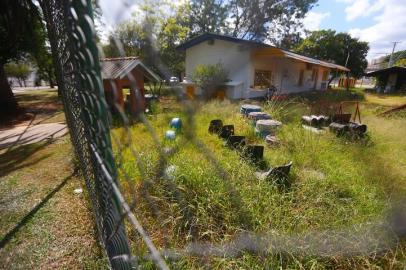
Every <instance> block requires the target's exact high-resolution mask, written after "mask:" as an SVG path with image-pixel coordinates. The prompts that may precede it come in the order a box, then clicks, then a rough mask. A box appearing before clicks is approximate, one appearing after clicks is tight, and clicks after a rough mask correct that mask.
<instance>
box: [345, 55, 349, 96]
mask: <svg viewBox="0 0 406 270" xmlns="http://www.w3.org/2000/svg"><path fill="white" fill-rule="evenodd" d="M347 50H348V52H347V59H346V60H345V67H347V65H348V59H349V58H350V48H349V47H348V48H347ZM346 80H347V82H346V84H347V85H346V89H347V91H350V73H349V72H348V71H347V72H346Z"/></svg>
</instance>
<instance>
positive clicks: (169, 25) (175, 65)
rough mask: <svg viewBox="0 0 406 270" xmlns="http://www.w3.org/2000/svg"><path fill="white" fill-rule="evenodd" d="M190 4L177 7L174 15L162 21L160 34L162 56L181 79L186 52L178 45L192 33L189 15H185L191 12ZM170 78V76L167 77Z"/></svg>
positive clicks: (163, 60)
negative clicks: (178, 49)
mask: <svg viewBox="0 0 406 270" xmlns="http://www.w3.org/2000/svg"><path fill="white" fill-rule="evenodd" d="M189 9H190V6H189V5H188V4H186V5H181V6H179V7H178V8H177V10H176V12H175V14H174V15H173V16H170V17H168V18H167V19H165V20H164V21H163V22H162V23H161V29H160V32H159V34H158V42H157V44H158V46H159V54H160V58H161V60H162V62H163V64H165V66H166V67H167V68H168V70H169V73H170V74H171V75H176V76H178V77H179V80H180V79H181V78H180V77H181V72H182V71H183V70H184V60H183V59H184V52H183V51H182V52H179V51H177V50H176V47H177V46H178V45H180V44H181V43H182V42H184V41H186V39H187V38H188V37H189V34H190V28H189V24H190V21H189V17H187V16H184V14H187V13H188V12H189ZM166 79H168V78H166Z"/></svg>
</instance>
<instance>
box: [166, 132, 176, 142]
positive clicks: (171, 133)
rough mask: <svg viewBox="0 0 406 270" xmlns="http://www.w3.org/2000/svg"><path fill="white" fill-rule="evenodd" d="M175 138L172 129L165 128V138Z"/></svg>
mask: <svg viewBox="0 0 406 270" xmlns="http://www.w3.org/2000/svg"><path fill="white" fill-rule="evenodd" d="M175 138H176V133H175V131H173V130H167V131H166V132H165V139H167V140H174V139H175Z"/></svg>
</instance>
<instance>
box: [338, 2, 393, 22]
mask: <svg viewBox="0 0 406 270" xmlns="http://www.w3.org/2000/svg"><path fill="white" fill-rule="evenodd" d="M345 3H348V4H350V5H349V6H347V7H346V8H345V12H346V20H347V21H352V20H355V19H357V18H360V17H368V16H370V15H371V14H373V13H375V12H378V11H380V10H381V9H382V8H383V7H384V5H385V1H382V0H378V1H370V0H347V1H345Z"/></svg>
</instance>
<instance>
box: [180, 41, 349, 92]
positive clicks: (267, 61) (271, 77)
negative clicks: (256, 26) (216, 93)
mask: <svg viewBox="0 0 406 270" xmlns="http://www.w3.org/2000/svg"><path fill="white" fill-rule="evenodd" d="M178 50H185V51H186V59H185V69H186V70H185V73H186V78H187V80H185V81H184V82H183V85H184V90H185V91H188V92H194V93H195V94H196V95H200V94H201V90H200V89H196V87H195V86H194V84H193V82H191V81H190V78H191V77H192V74H193V70H194V69H195V67H196V66H197V65H200V64H204V65H209V64H211V65H213V64H217V63H221V64H222V65H223V67H224V68H225V69H226V70H227V71H228V72H229V79H230V82H228V83H226V85H225V87H226V96H227V97H228V98H230V99H239V98H255V97H261V96H264V95H265V94H266V90H265V88H266V87H267V86H269V84H272V85H274V86H275V87H276V88H277V89H278V92H279V93H281V94H288V93H295V92H303V91H309V90H322V89H326V88H327V82H328V79H329V75H330V72H331V71H332V70H337V71H349V69H347V68H345V67H343V66H340V65H335V64H332V63H328V62H325V61H320V60H317V59H314V58H310V57H306V56H302V55H299V54H296V53H293V52H290V51H287V50H283V49H280V48H277V47H274V46H271V45H268V44H264V43H258V42H254V41H247V40H243V39H238V38H234V37H229V36H223V35H217V34H203V35H201V36H198V37H196V38H194V39H192V40H189V41H188V42H186V43H184V44H182V45H180V46H179V47H178Z"/></svg>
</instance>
